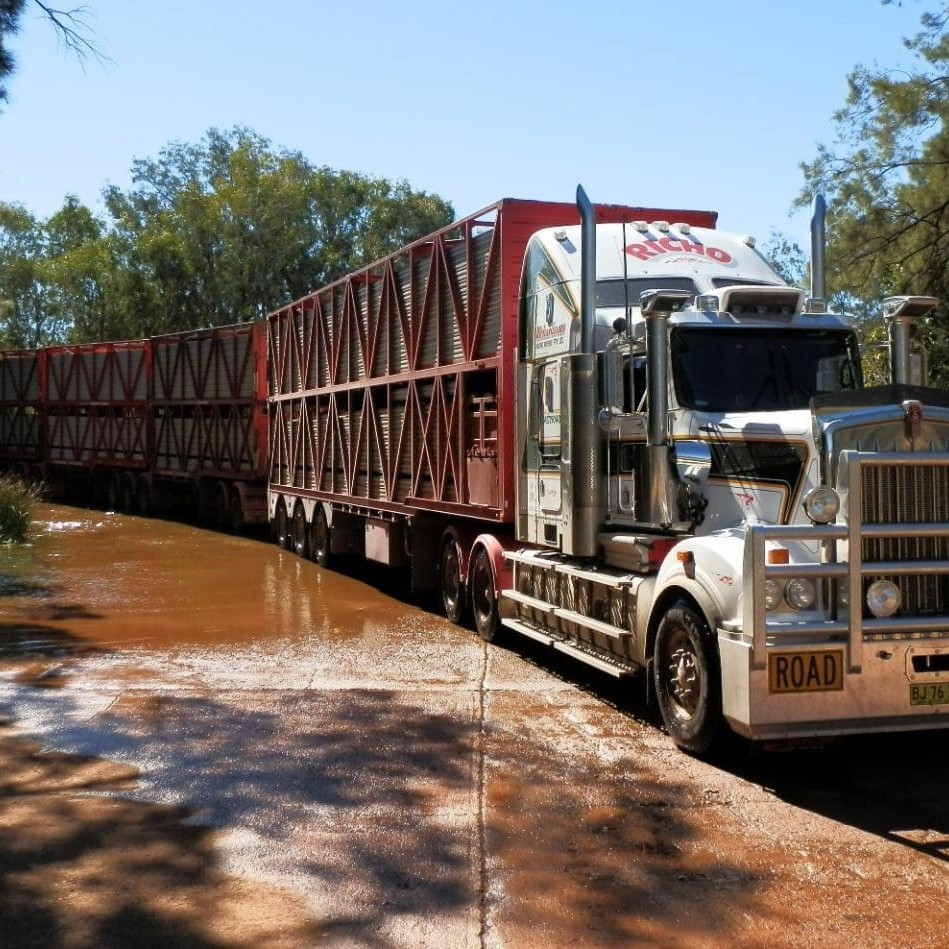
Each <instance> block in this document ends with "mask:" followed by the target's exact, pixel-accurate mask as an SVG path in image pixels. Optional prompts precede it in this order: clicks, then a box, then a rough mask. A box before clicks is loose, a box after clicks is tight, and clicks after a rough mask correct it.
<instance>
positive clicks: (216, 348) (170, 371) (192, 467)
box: [0, 322, 268, 530]
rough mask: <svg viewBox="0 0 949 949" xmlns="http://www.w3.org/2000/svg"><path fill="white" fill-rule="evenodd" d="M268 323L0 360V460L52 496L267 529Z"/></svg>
mask: <svg viewBox="0 0 949 949" xmlns="http://www.w3.org/2000/svg"><path fill="white" fill-rule="evenodd" d="M265 327H266V324H264V323H262V322H261V323H256V324H240V325H235V326H224V327H211V328H208V329H203V330H195V331H193V332H187V333H174V334H169V335H166V336H157V337H153V338H152V339H146V340H129V341H124V342H109V343H86V344H80V345H75V346H53V347H49V348H47V349H44V350H37V351H29V352H26V351H14V352H5V353H0V456H2V458H3V460H4V462H5V463H6V465H7V466H8V467H11V466H12V467H15V468H16V469H17V470H19V471H21V472H23V473H25V474H33V475H37V476H40V477H42V478H43V479H44V480H45V481H46V482H47V484H48V485H49V486H50V488H51V490H52V492H53V493H54V494H61V493H74V492H75V490H76V489H84V491H85V493H89V492H90V491H91V493H92V494H93V496H94V497H95V499H96V500H98V501H100V502H102V503H106V504H108V505H109V506H112V507H116V508H120V509H123V510H129V511H137V512H139V513H148V512H149V511H151V510H153V509H157V510H159V511H174V510H178V509H180V508H182V507H185V506H192V507H193V506H197V508H198V510H199V512H200V513H201V514H203V515H204V516H206V517H207V519H209V520H212V521H213V522H214V523H215V525H216V526H218V527H222V528H229V529H232V530H237V529H239V528H240V527H242V526H243V525H244V524H262V523H266V519H267V518H266V475H267V443H268V436H267V404H266V395H267V389H266V385H267V382H266V379H267V372H266V328H265Z"/></svg>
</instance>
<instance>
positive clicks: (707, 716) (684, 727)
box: [653, 601, 724, 755]
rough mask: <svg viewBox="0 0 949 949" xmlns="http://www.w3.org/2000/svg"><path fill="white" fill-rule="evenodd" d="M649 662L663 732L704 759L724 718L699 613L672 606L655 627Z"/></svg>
mask: <svg viewBox="0 0 949 949" xmlns="http://www.w3.org/2000/svg"><path fill="white" fill-rule="evenodd" d="M653 657H654V662H653V674H654V676H655V686H656V697H657V699H658V702H659V711H660V712H661V713H662V720H663V723H664V724H665V726H666V730H667V731H668V732H669V735H670V736H671V737H672V739H673V741H675V743H676V744H677V745H678V746H679V747H680V748H682V749H684V750H685V751H690V752H692V753H693V754H697V755H700V754H704V753H705V752H706V751H708V750H709V748H711V747H712V745H713V744H714V742H715V740H716V738H718V736H719V734H720V733H721V730H722V725H723V723H724V719H723V717H722V683H721V673H720V671H719V661H718V652H717V650H716V648H715V643H714V641H713V639H712V633H711V631H710V630H709V627H708V623H706V622H705V618H704V617H703V616H702V614H701V613H699V612H698V611H697V610H695V609H694V608H693V607H692V606H690V605H689V604H687V603H685V602H681V601H680V602H678V603H676V604H674V605H673V606H672V607H671V609H669V610H668V612H667V613H666V615H665V616H664V617H663V618H662V621H661V622H660V624H659V629H658V631H657V633H656V646H655V651H654V654H653Z"/></svg>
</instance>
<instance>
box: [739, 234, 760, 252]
mask: <svg viewBox="0 0 949 949" xmlns="http://www.w3.org/2000/svg"><path fill="white" fill-rule="evenodd" d="M741 242H742V244H744V245H745V246H746V247H750V248H751V249H752V250H754V249H755V244H757V243H758V242H757V241H756V240H755V239H754V238H753V237H752V236H751V235H750V234H744V235H743V236H742V238H741Z"/></svg>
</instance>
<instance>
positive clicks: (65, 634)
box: [0, 505, 413, 657]
mask: <svg viewBox="0 0 949 949" xmlns="http://www.w3.org/2000/svg"><path fill="white" fill-rule="evenodd" d="M412 609H413V608H412V607H410V606H408V605H405V604H401V603H398V602H397V601H393V600H392V599H391V598H390V597H388V596H386V595H384V594H382V593H380V592H379V591H377V590H375V589H374V588H373V587H371V586H369V585H367V584H364V583H362V582H360V581H358V580H356V579H353V578H352V577H348V576H345V575H343V574H339V573H335V572H332V571H324V570H321V569H320V568H318V567H317V566H316V565H315V564H312V563H309V562H306V561H302V560H300V559H299V558H297V557H295V556H293V555H292V554H289V553H286V552H285V551H281V550H279V549H278V548H276V547H275V546H273V545H272V544H269V543H266V542H264V541H262V540H257V539H251V538H243V537H232V536H228V535H224V534H219V533H215V532H213V531H207V530H203V529H201V528H198V527H194V526H191V525H187V524H179V523H175V522H171V521H163V520H150V519H145V518H138V517H130V516H125V515H120V514H111V513H103V512H101V511H84V510H81V509H77V508H67V507H62V506H58V505H41V506H40V507H39V508H38V516H37V518H36V520H35V523H34V537H33V541H32V543H31V544H29V545H27V546H24V547H20V548H9V549H6V550H3V551H0V656H2V657H9V656H11V655H14V654H16V653H17V652H18V651H20V652H23V653H27V654H28V653H31V652H33V653H35V652H36V651H37V650H39V651H51V652H57V653H59V652H62V651H64V650H65V651H69V649H70V648H75V649H77V650H81V649H82V648H84V647H85V646H94V647H95V648H97V649H104V650H129V649H147V650H149V651H164V650H177V649H179V648H181V647H195V646H205V647H208V646H233V645H241V646H255V645H256V646H260V647H261V648H265V649H272V648H273V647H274V645H275V643H278V642H286V641H288V640H298V639H301V638H309V637H313V636H326V635H331V636H333V637H334V638H340V637H358V636H362V635H365V634H373V633H377V632H379V631H381V630H384V629H387V628H389V629H391V628H392V626H393V623H397V622H398V621H399V618H400V613H405V612H407V611H411V610H412Z"/></svg>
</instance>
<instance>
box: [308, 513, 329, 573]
mask: <svg viewBox="0 0 949 949" xmlns="http://www.w3.org/2000/svg"><path fill="white" fill-rule="evenodd" d="M331 542H332V531H331V528H330V526H329V523H327V520H326V511H324V510H323V505H322V504H318V505H317V506H316V513H315V514H314V515H313V559H314V560H315V561H316V562H317V563H318V564H319V565H320V566H321V567H328V566H329V565H330V564H331V563H332V561H333V553H332V548H331Z"/></svg>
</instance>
